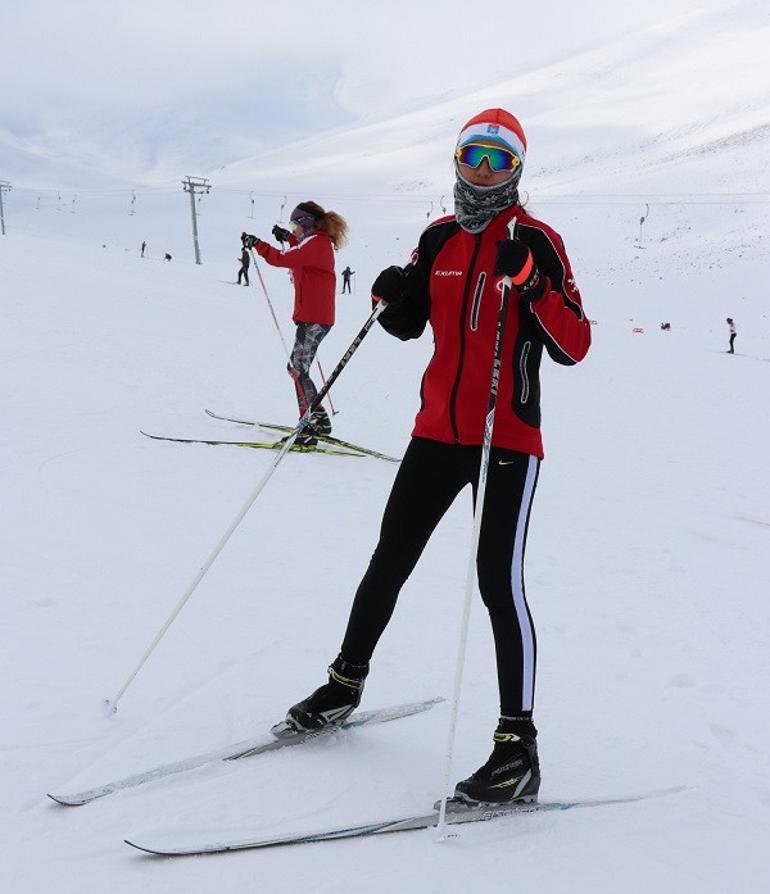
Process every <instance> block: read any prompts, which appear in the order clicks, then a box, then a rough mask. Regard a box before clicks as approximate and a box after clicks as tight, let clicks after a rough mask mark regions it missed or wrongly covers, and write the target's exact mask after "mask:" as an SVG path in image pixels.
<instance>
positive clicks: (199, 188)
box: [182, 177, 211, 264]
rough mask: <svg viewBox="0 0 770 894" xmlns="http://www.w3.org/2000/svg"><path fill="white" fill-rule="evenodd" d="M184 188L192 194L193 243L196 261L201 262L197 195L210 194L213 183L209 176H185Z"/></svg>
mask: <svg viewBox="0 0 770 894" xmlns="http://www.w3.org/2000/svg"><path fill="white" fill-rule="evenodd" d="M182 188H183V189H184V191H185V192H188V193H189V194H190V213H191V214H192V231H193V245H194V246H195V263H196V264H200V263H201V250H200V247H199V245H198V215H197V211H196V208H195V197H196V195H204V194H205V195H208V193H209V192H211V184H210V183H209V180H208V177H185V179H184V180H183V181H182Z"/></svg>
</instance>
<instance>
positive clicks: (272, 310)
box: [251, 247, 291, 363]
mask: <svg viewBox="0 0 770 894" xmlns="http://www.w3.org/2000/svg"><path fill="white" fill-rule="evenodd" d="M251 254H252V257H253V258H254V269H255V270H256V271H257V276H258V277H259V284H260V285H261V286H262V291H263V292H264V293H265V298H266V299H267V306H268V307H269V308H270V313H271V315H272V317H273V322H274V323H275V328H276V329H277V330H278V335H279V337H280V339H281V344H282V345H283V349H284V351H285V352H286V359H287V360H288V361H289V363H291V352H290V351H289V349H288V347H287V345H286V339H284V337H283V332H282V331H281V324H280V323H279V322H278V317H277V316H276V315H275V308H274V307H273V302H272V301H271V300H270V295H269V294H268V292H267V286H266V285H265V281H264V279H262V271H261V270H260V269H259V262H258V261H257V253H256V252H255V251H254V248H253V247H252V249H251Z"/></svg>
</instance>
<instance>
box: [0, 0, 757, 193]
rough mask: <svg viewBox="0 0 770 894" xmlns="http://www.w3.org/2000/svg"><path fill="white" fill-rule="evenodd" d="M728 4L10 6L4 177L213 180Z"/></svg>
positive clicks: (174, 1)
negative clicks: (322, 135) (276, 151)
mask: <svg viewBox="0 0 770 894" xmlns="http://www.w3.org/2000/svg"><path fill="white" fill-rule="evenodd" d="M725 5H729V4H725V3H718V2H717V0H703V2H701V3H693V0H645V2H644V3H638V4H634V5H633V7H631V6H630V5H629V4H618V3H616V0H585V2H582V3H571V2H567V0H558V2H557V0H538V2H536V3H533V4H530V5H529V6H527V7H523V6H522V5H517V4H505V5H500V4H495V3H486V4H485V3H482V4H477V3H470V2H468V0H432V2H423V3H420V2H417V0H387V2H382V0H379V2H368V0H336V2H335V0H328V2H326V3H320V2H317V0H316V2H309V0H295V2H287V3H278V2H274V0H273V2H256V0H252V2H251V3H250V4H249V3H244V2H234V0H216V2H214V0H211V2H206V0H186V2H185V0H154V2H149V0H132V2H129V3H122V4H120V3H105V2H104V0H71V2H66V3H62V2H61V0H57V2H53V0H2V2H0V36H1V37H2V90H1V91H0V178H2V177H4V176H5V177H7V176H8V174H4V171H3V167H4V166H3V156H5V160H6V163H7V164H8V166H9V167H11V168H13V166H14V164H15V163H16V162H17V161H18V159H19V158H21V157H22V156H24V157H26V158H27V159H28V160H29V154H30V153H32V162H31V164H28V165H27V166H26V167H25V177H26V178H27V179H29V178H31V177H33V175H34V164H35V162H36V159H41V167H42V165H43V164H44V161H43V160H49V161H56V162H57V163H59V162H65V163H70V162H73V163H78V164H81V165H86V166H88V167H90V168H91V169H93V170H94V171H97V170H98V171H101V172H103V173H109V174H110V175H113V176H116V177H121V178H127V179H133V180H142V179H157V178H160V177H164V176H172V175H176V174H178V173H179V170H180V168H182V167H185V168H186V167H188V166H189V167H191V169H194V170H196V171H200V172H204V171H208V170H211V169H212V168H215V167H218V166H220V165H222V164H225V163H228V162H231V161H234V160H236V159H238V158H242V157H245V156H250V155H253V154H255V153H257V152H259V151H261V150H263V149H265V148H269V147H275V146H276V145H277V144H280V143H281V141H285V142H286V143H287V144H288V143H290V142H291V141H293V140H295V139H298V138H302V137H306V136H309V135H311V134H313V133H317V132H319V131H322V130H328V129H330V128H336V127H341V126H344V127H349V126H352V125H355V124H356V123H358V122H361V121H364V120H377V119H380V118H385V117H388V116H390V115H392V114H396V113H398V112H402V111H404V110H409V109H414V108H419V106H420V105H421V104H429V103H430V102H431V101H435V99H436V98H438V97H440V96H445V95H446V94H447V93H453V92H458V91H464V90H468V89H471V88H474V87H478V86H481V85H484V84H489V83H493V82H495V81H496V80H500V79H502V78H504V77H508V76H510V75H513V74H516V73H518V72H521V71H523V70H526V69H528V68H532V67H536V66H540V65H543V64H547V63H548V62H551V61H554V60H555V59H558V58H561V57H562V56H564V55H572V54H573V53H575V52H577V51H579V50H581V49H584V48H587V47H591V46H595V45H597V44H600V43H601V42H603V41H606V40H607V39H610V38H617V37H621V36H626V37H627V39H628V40H629V41H633V38H634V34H635V33H637V32H638V31H639V29H641V28H646V27H653V26H655V24H656V22H658V21H660V20H661V17H662V16H670V15H671V14H672V12H673V13H677V12H684V11H687V10H691V9H692V8H693V7H694V6H697V7H704V6H705V7H715V6H722V7H724V6H725ZM744 5H745V4H744ZM749 5H752V0H749ZM11 173H13V171H11Z"/></svg>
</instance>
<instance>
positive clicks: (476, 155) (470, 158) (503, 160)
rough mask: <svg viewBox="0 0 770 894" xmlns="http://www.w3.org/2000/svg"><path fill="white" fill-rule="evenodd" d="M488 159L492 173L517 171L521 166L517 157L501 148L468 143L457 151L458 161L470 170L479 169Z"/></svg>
mask: <svg viewBox="0 0 770 894" xmlns="http://www.w3.org/2000/svg"><path fill="white" fill-rule="evenodd" d="M485 158H486V159H487V162H488V163H489V167H490V169H491V170H492V171H495V172H498V171H515V170H516V168H517V167H518V166H519V165H520V164H521V161H520V159H519V157H518V156H517V155H514V154H513V152H509V151H508V150H507V149H502V148H501V147H500V146H484V145H482V144H481V143H468V144H467V145H465V146H461V147H460V148H459V149H458V150H457V160H458V161H459V162H460V164H463V165H467V166H468V167H469V168H477V167H478V166H479V165H480V164H481V162H482V161H484V159H485Z"/></svg>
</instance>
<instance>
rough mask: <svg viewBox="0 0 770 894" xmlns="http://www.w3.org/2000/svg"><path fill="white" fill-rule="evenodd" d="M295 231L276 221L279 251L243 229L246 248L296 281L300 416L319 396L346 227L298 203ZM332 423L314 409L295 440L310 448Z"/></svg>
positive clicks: (295, 372)
mask: <svg viewBox="0 0 770 894" xmlns="http://www.w3.org/2000/svg"><path fill="white" fill-rule="evenodd" d="M290 226H291V232H290V231H289V230H285V229H283V228H282V227H280V226H278V225H276V226H274V227H273V235H274V236H275V237H276V239H278V240H279V241H280V242H281V243H282V244H283V243H284V242H288V243H289V248H288V249H286V251H279V250H278V249H277V248H273V246H272V245H268V243H267V242H263V241H262V240H261V239H257V237H256V236H251V235H249V234H248V233H243V234H242V236H241V239H242V240H243V244H244V246H246V247H247V248H251V247H253V248H254V249H255V251H256V252H257V253H258V254H259V255H260V256H261V257H263V258H264V259H265V260H266V261H267V263H268V264H270V265H271V266H273V267H287V268H288V269H289V270H291V276H292V280H293V282H294V313H293V314H292V319H293V320H294V322H295V323H296V324H297V334H296V338H295V340H294V348H293V350H292V352H291V359H290V361H289V364H288V366H287V369H288V371H289V375H290V376H291V378H292V380H293V382H294V387H295V389H296V392H297V403H298V405H299V414H300V416H302V415H303V414H304V413H305V411H306V410H307V408H308V407H309V406H310V404H311V403H312V402H313V401H314V400H315V398H316V395H317V394H318V390H317V388H316V386H315V384H314V382H313V380H312V379H311V378H310V368H311V366H312V365H313V360H314V359H315V355H316V351H317V350H318V346H319V345H320V344H321V341H322V340H323V339H324V338H325V337H326V335H327V334H328V333H329V330H330V329H331V328H332V326H333V325H334V296H335V293H336V291H337V279H336V276H335V273H334V251H335V250H336V249H338V248H340V247H341V246H342V245H344V243H345V239H346V237H347V230H348V225H347V223H346V222H345V220H344V219H343V218H342V217H340V215H339V214H337V213H336V211H324V209H323V208H322V207H321V206H320V205H317V204H316V203H315V202H300V203H299V205H297V207H296V208H295V209H294V210H293V211H292V212H291V217H290ZM331 430H332V425H331V420H330V419H329V416H328V414H327V412H326V410H324V408H323V407H318V408H317V409H316V410H314V411H313V415H312V416H311V419H310V425H309V426H308V427H307V428H306V429H305V430H304V431H303V432H302V434H300V435H299V437H298V438H297V441H296V443H297V444H299V445H301V446H306V447H312V446H314V445H315V444H316V443H317V439H316V437H315V434H314V433H318V434H324V435H328V434H330V433H331Z"/></svg>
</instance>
